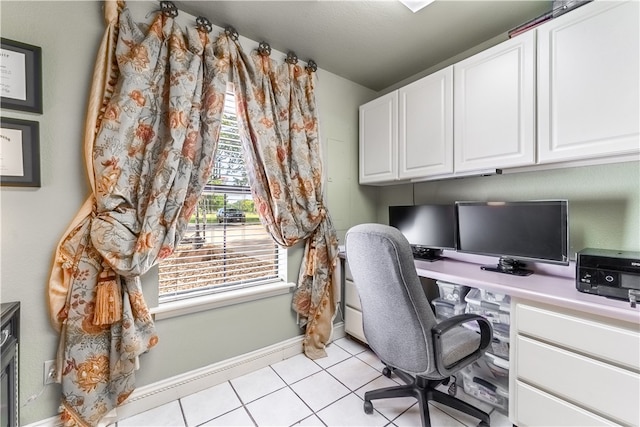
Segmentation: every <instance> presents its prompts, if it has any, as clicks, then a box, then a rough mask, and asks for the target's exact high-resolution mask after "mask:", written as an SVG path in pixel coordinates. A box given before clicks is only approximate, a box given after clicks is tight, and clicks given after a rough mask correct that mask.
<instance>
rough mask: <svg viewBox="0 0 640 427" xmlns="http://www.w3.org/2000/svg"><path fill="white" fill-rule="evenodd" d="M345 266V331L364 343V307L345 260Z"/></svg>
mask: <svg viewBox="0 0 640 427" xmlns="http://www.w3.org/2000/svg"><path fill="white" fill-rule="evenodd" d="M343 266H344V305H345V307H344V331H345V332H346V333H347V334H349V335H351V336H352V337H354V338H357V339H359V340H360V341H362V342H363V343H366V342H367V340H366V338H365V337H364V329H363V327H362V306H361V305H360V297H359V296H358V290H357V289H356V285H355V284H354V283H353V276H352V275H351V271H350V270H349V264H348V262H347V261H346V260H345V261H344V262H343Z"/></svg>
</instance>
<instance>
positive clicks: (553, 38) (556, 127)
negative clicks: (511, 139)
mask: <svg viewBox="0 0 640 427" xmlns="http://www.w3.org/2000/svg"><path fill="white" fill-rule="evenodd" d="M639 7H640V4H639V2H638V1H627V2H620V1H615V2H609V1H603V2H599V1H595V2H593V3H589V4H587V5H585V6H582V7H580V8H578V9H576V10H574V11H571V12H570V13H567V14H565V15H563V16H561V17H559V18H557V19H555V20H552V21H550V22H548V23H545V24H543V25H541V26H540V27H538V161H539V162H540V163H552V162H559V161H565V160H579V159H586V158H598V157H603V156H611V155H623V154H632V153H638V152H639V151H640V143H639V141H640V139H639V129H640V125H639V123H640V110H639V106H640V96H639V90H638V82H639V80H640V69H639V67H638V53H639V51H640V46H639V40H640V34H639V16H640V11H639Z"/></svg>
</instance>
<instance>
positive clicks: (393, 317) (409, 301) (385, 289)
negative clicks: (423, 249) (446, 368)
mask: <svg viewBox="0 0 640 427" xmlns="http://www.w3.org/2000/svg"><path fill="white" fill-rule="evenodd" d="M345 246H346V255H347V261H348V263H349V268H350V270H351V274H352V275H353V281H354V283H355V285H356V288H357V289H358V294H359V296H360V303H361V305H362V317H363V326H364V334H365V337H366V339H367V342H368V343H369V346H370V347H371V348H372V349H373V351H374V352H375V353H376V354H377V355H378V357H380V359H381V360H382V361H383V362H385V363H387V364H389V365H391V366H393V367H396V368H399V369H401V370H403V371H405V372H408V373H411V374H423V375H424V374H428V373H431V372H433V371H434V370H435V369H436V367H435V362H434V357H433V354H432V349H433V345H432V336H431V328H432V327H433V326H434V325H435V324H436V320H435V316H434V314H433V310H432V309H431V305H430V304H429V301H428V299H427V297H426V295H425V293H424V290H423V289H422V285H421V283H420V279H419V278H418V274H417V272H416V268H415V265H414V262H413V253H412V251H411V246H410V244H409V242H408V241H407V239H406V238H405V237H404V235H403V234H402V233H401V232H400V231H398V230H397V229H396V228H394V227H391V226H388V225H383V224H360V225H357V226H354V227H352V228H351V229H350V230H349V231H348V232H347V236H346V244H345Z"/></svg>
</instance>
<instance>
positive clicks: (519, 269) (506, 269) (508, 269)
mask: <svg viewBox="0 0 640 427" xmlns="http://www.w3.org/2000/svg"><path fill="white" fill-rule="evenodd" d="M525 265H526V264H524V263H523V262H520V261H518V260H515V259H513V258H502V257H500V259H499V260H498V265H483V266H482V267H480V268H481V269H483V270H486V271H495V272H497V273H504V274H513V275H514V276H528V275H530V274H533V270H529V269H526V268H524V267H525Z"/></svg>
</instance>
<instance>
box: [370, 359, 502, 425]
mask: <svg viewBox="0 0 640 427" xmlns="http://www.w3.org/2000/svg"><path fill="white" fill-rule="evenodd" d="M386 370H387V372H388V373H389V374H390V373H391V370H388V368H386ZM393 372H395V373H396V375H398V377H399V378H400V379H402V380H403V381H404V382H406V383H407V385H400V386H394V387H386V388H381V389H377V390H370V391H368V392H366V393H365V394H364V411H365V412H366V413H367V414H371V413H372V412H373V404H372V403H371V401H372V400H376V399H389V398H394V397H415V398H416V399H417V400H418V405H419V407H420V418H421V419H422V425H423V426H424V427H430V426H431V420H430V417H429V405H428V402H429V401H430V400H432V401H434V402H438V403H441V404H443V405H446V406H448V407H450V408H453V409H457V410H458V411H461V412H464V413H465V414H468V415H471V416H472V417H474V418H478V419H479V420H480V423H479V424H478V425H479V426H487V427H488V426H489V425H490V419H489V414H487V413H486V412H484V411H481V410H480V409H478V408H476V407H475V406H472V405H470V404H468V403H467V402H463V401H462V400H460V399H456V398H455V397H453V396H450V395H448V394H446V393H443V392H441V391H439V390H436V389H435V388H436V387H437V386H438V385H440V384H441V383H442V382H443V381H444V380H428V379H426V378H422V377H416V378H414V377H412V376H411V375H409V374H407V373H405V372H402V371H400V370H397V369H396V370H393ZM385 375H386V376H390V375H387V374H386V373H385Z"/></svg>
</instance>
